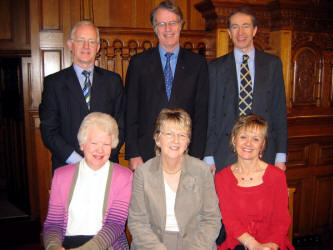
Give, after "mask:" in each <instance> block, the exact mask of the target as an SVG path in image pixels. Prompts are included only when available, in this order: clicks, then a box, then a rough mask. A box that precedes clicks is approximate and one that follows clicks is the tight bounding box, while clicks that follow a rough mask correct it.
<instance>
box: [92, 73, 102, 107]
mask: <svg viewBox="0 0 333 250" xmlns="http://www.w3.org/2000/svg"><path fill="white" fill-rule="evenodd" d="M102 77H103V72H102V71H101V70H100V69H99V68H98V67H94V77H93V83H92V87H91V98H90V110H94V108H95V107H96V106H98V105H96V104H97V103H98V102H99V101H100V98H99V96H98V94H99V93H104V90H103V81H102Z"/></svg>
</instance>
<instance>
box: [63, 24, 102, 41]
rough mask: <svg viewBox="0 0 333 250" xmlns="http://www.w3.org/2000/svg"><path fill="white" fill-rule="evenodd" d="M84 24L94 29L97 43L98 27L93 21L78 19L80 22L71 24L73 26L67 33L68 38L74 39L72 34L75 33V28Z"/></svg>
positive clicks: (98, 39) (98, 37)
mask: <svg viewBox="0 0 333 250" xmlns="http://www.w3.org/2000/svg"><path fill="white" fill-rule="evenodd" d="M84 25H90V26H92V27H93V28H94V29H95V31H96V34H97V43H99V42H100V36H99V29H98V28H97V26H96V25H95V24H94V23H93V22H91V21H88V20H83V21H80V22H78V23H76V24H75V25H74V26H73V28H72V30H71V33H70V35H69V40H74V35H75V32H76V30H77V28H79V27H81V26H84Z"/></svg>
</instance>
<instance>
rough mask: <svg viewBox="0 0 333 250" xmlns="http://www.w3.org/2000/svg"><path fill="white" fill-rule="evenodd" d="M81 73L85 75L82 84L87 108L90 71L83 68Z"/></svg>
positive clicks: (89, 90)
mask: <svg viewBox="0 0 333 250" xmlns="http://www.w3.org/2000/svg"><path fill="white" fill-rule="evenodd" d="M82 75H84V76H85V77H86V79H85V80H84V84H83V95H84V99H85V100H86V103H87V106H88V109H90V92H91V82H90V72H89V71H87V70H83V71H82Z"/></svg>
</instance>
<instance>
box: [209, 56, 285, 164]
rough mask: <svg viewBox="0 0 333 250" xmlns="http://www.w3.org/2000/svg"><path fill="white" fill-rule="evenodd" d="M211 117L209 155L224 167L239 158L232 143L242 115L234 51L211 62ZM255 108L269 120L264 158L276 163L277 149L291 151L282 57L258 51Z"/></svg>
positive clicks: (281, 151) (253, 105)
mask: <svg viewBox="0 0 333 250" xmlns="http://www.w3.org/2000/svg"><path fill="white" fill-rule="evenodd" d="M209 81H210V96H209V98H210V99H209V118H208V133H207V145H206V152H205V155H206V156H214V160H215V164H216V170H217V171H220V170H222V169H223V168H225V167H227V166H229V165H230V164H232V163H234V162H235V161H236V157H235V155H234V153H233V152H232V151H231V148H230V146H229V138H230V133H231V130H232V127H233V125H234V124H235V122H236V120H237V119H238V113H239V111H238V85H237V73H236V64H235V57H234V52H231V53H229V54H227V55H225V56H222V57H220V58H218V59H216V60H214V61H212V62H211V63H210V64H209ZM252 111H253V113H255V114H258V115H260V116H262V117H263V118H264V119H266V121H267V122H268V126H269V131H268V143H267V148H266V151H265V153H264V156H263V160H264V161H266V162H268V163H270V164H274V161H275V156H276V153H286V152H287V119H286V96H285V90H284V81H283V73H282V64H281V60H280V59H279V58H278V57H277V56H273V55H270V54H267V53H264V52H261V51H258V50H256V51H255V79H254V96H253V102H252Z"/></svg>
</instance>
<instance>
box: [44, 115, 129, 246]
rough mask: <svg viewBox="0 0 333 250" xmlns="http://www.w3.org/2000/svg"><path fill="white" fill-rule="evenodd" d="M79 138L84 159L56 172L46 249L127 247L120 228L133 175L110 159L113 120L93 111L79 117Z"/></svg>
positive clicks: (113, 143)
mask: <svg viewBox="0 0 333 250" xmlns="http://www.w3.org/2000/svg"><path fill="white" fill-rule="evenodd" d="M78 141H79V144H80V148H81V150H82V151H83V153H84V158H83V159H82V160H81V161H80V162H78V163H77V164H72V165H67V166H64V167H61V168H58V169H57V170H56V171H55V173H54V177H53V180H52V187H51V196H50V200H49V208H48V214H47V218H46V220H45V223H44V232H43V239H44V245H45V248H46V249H47V250H49V249H50V250H53V249H54V250H59V249H61V250H63V249H69V248H70V249H78V248H79V249H82V250H84V249H103V250H105V249H115V250H117V249H129V247H128V243H127V239H126V235H125V232H124V231H125V223H126V219H127V215H128V206H129V201H130V198H131V190H132V177H133V176H132V172H131V171H130V170H129V169H127V168H125V167H122V166H120V165H118V164H116V163H112V162H110V161H109V158H110V154H111V150H112V148H115V147H116V146H117V144H118V126H117V123H116V121H115V120H114V119H113V118H112V117H111V116H109V115H107V114H103V113H98V112H94V113H91V114H89V115H87V116H86V117H85V119H84V120H83V121H82V124H81V127H80V130H79V133H78Z"/></svg>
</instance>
